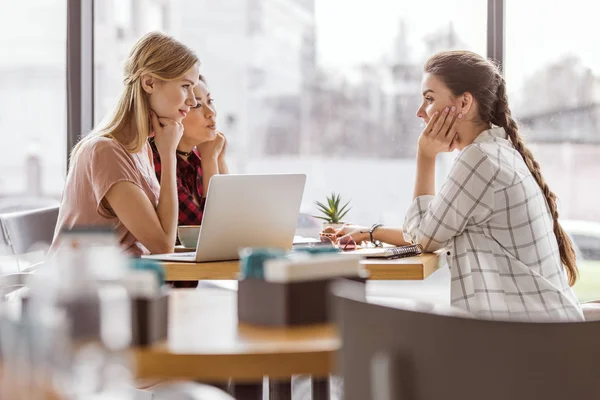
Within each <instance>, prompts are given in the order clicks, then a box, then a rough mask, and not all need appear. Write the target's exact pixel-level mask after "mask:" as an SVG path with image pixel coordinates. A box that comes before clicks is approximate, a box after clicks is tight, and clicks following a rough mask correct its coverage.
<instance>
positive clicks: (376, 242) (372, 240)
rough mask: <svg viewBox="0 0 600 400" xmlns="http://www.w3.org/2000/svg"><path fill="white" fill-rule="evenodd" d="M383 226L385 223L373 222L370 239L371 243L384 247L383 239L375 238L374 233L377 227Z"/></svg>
mask: <svg viewBox="0 0 600 400" xmlns="http://www.w3.org/2000/svg"><path fill="white" fill-rule="evenodd" d="M381 226H383V224H373V225H372V226H371V229H369V241H370V242H371V243H373V244H374V245H375V247H382V246H383V244H381V241H379V240H375V239H374V238H373V233H374V232H375V229H377V228H379V227H381Z"/></svg>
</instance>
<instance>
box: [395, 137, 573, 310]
mask: <svg viewBox="0 0 600 400" xmlns="http://www.w3.org/2000/svg"><path fill="white" fill-rule="evenodd" d="M404 235H405V238H406V239H407V240H409V241H411V242H412V243H420V244H421V245H422V246H423V247H424V248H425V249H426V250H428V251H434V250H438V249H441V248H444V247H446V249H447V251H448V253H447V254H448V258H447V259H448V265H449V267H450V270H451V277H452V280H451V302H452V305H455V306H458V307H461V308H464V309H465V310H467V311H469V312H470V313H471V314H473V315H474V316H476V317H481V318H491V319H519V320H570V321H580V320H583V314H582V311H581V308H580V306H579V302H578V301H577V298H576V297H575V294H574V293H573V291H572V289H571V288H570V287H569V284H568V280H567V278H566V273H565V272H564V269H563V266H562V264H561V261H560V255H559V250H558V243H557V241H556V237H555V235H554V231H553V224H552V217H551V215H550V212H549V209H548V206H547V204H546V201H545V198H544V196H543V194H542V191H541V189H540V187H539V185H538V184H537V183H536V181H535V178H534V177H533V176H532V175H531V172H530V171H529V170H528V168H527V166H526V165H525V162H524V161H523V158H522V157H521V155H520V154H519V153H518V152H517V151H516V150H515V149H514V147H513V146H512V144H511V142H510V141H509V140H507V136H506V133H505V131H504V129H503V128H498V127H494V128H492V129H490V130H487V131H485V132H482V133H481V134H480V135H479V136H478V137H477V139H476V140H475V141H474V143H473V144H472V145H470V146H467V147H465V148H464V149H463V150H462V151H461V152H460V153H459V154H458V156H457V158H456V160H455V161H454V164H453V166H452V168H451V170H450V174H449V176H448V179H447V181H446V182H445V183H444V185H443V187H442V188H441V190H440V192H439V193H438V194H437V195H436V196H420V197H418V198H416V199H415V200H414V201H413V203H412V204H411V206H410V207H409V210H408V212H407V214H406V219H405V222H404Z"/></svg>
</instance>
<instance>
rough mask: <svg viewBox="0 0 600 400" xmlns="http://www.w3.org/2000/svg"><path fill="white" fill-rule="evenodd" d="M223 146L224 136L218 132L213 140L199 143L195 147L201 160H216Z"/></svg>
mask: <svg viewBox="0 0 600 400" xmlns="http://www.w3.org/2000/svg"><path fill="white" fill-rule="evenodd" d="M224 146H225V136H224V135H223V134H222V133H220V132H218V133H217V136H216V137H215V138H214V139H213V140H209V141H207V142H204V143H201V144H199V145H198V146H197V148H198V152H199V153H200V157H201V158H203V159H207V158H213V159H215V160H216V159H217V158H218V157H219V155H220V154H221V152H222V151H223V148H224Z"/></svg>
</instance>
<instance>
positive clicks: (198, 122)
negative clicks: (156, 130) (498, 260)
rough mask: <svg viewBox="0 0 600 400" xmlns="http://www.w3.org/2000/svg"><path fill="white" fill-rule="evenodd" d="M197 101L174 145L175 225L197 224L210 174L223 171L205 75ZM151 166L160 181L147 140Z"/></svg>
mask: <svg viewBox="0 0 600 400" xmlns="http://www.w3.org/2000/svg"><path fill="white" fill-rule="evenodd" d="M194 96H195V97H196V101H197V103H198V104H197V105H196V106H195V107H192V108H191V110H190V112H189V113H188V115H187V116H186V117H185V119H184V120H183V122H182V123H183V128H184V130H183V136H182V137H181V140H180V141H179V145H178V146H177V197H178V199H179V213H178V222H179V225H200V224H201V223H202V213H203V211H204V203H205V201H206V194H205V192H204V188H208V183H209V182H210V178H211V177H212V176H213V175H216V174H227V173H229V169H228V168H227V163H226V162H225V151H226V149H227V140H226V139H225V136H224V135H223V134H222V133H221V132H219V131H218V130H217V122H216V117H217V110H216V109H215V106H214V99H213V98H212V96H211V94H210V92H209V90H208V86H207V85H206V79H204V77H203V76H202V75H200V81H199V82H198V85H197V86H196V87H195V88H194ZM150 145H151V148H152V154H153V156H154V169H155V171H156V176H157V178H158V179H159V181H160V176H161V162H160V154H159V153H158V151H157V149H156V146H155V145H154V143H153V142H152V141H151V142H150ZM173 286H174V287H176V288H193V287H196V286H198V282H197V281H178V282H173Z"/></svg>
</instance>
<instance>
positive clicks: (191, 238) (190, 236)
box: [177, 225, 200, 249]
mask: <svg viewBox="0 0 600 400" xmlns="http://www.w3.org/2000/svg"><path fill="white" fill-rule="evenodd" d="M199 234H200V225H180V226H178V227H177V237H179V241H180V242H181V244H182V245H183V247H190V248H192V247H193V248H194V249H195V248H196V245H197V244H198V235H199Z"/></svg>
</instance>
